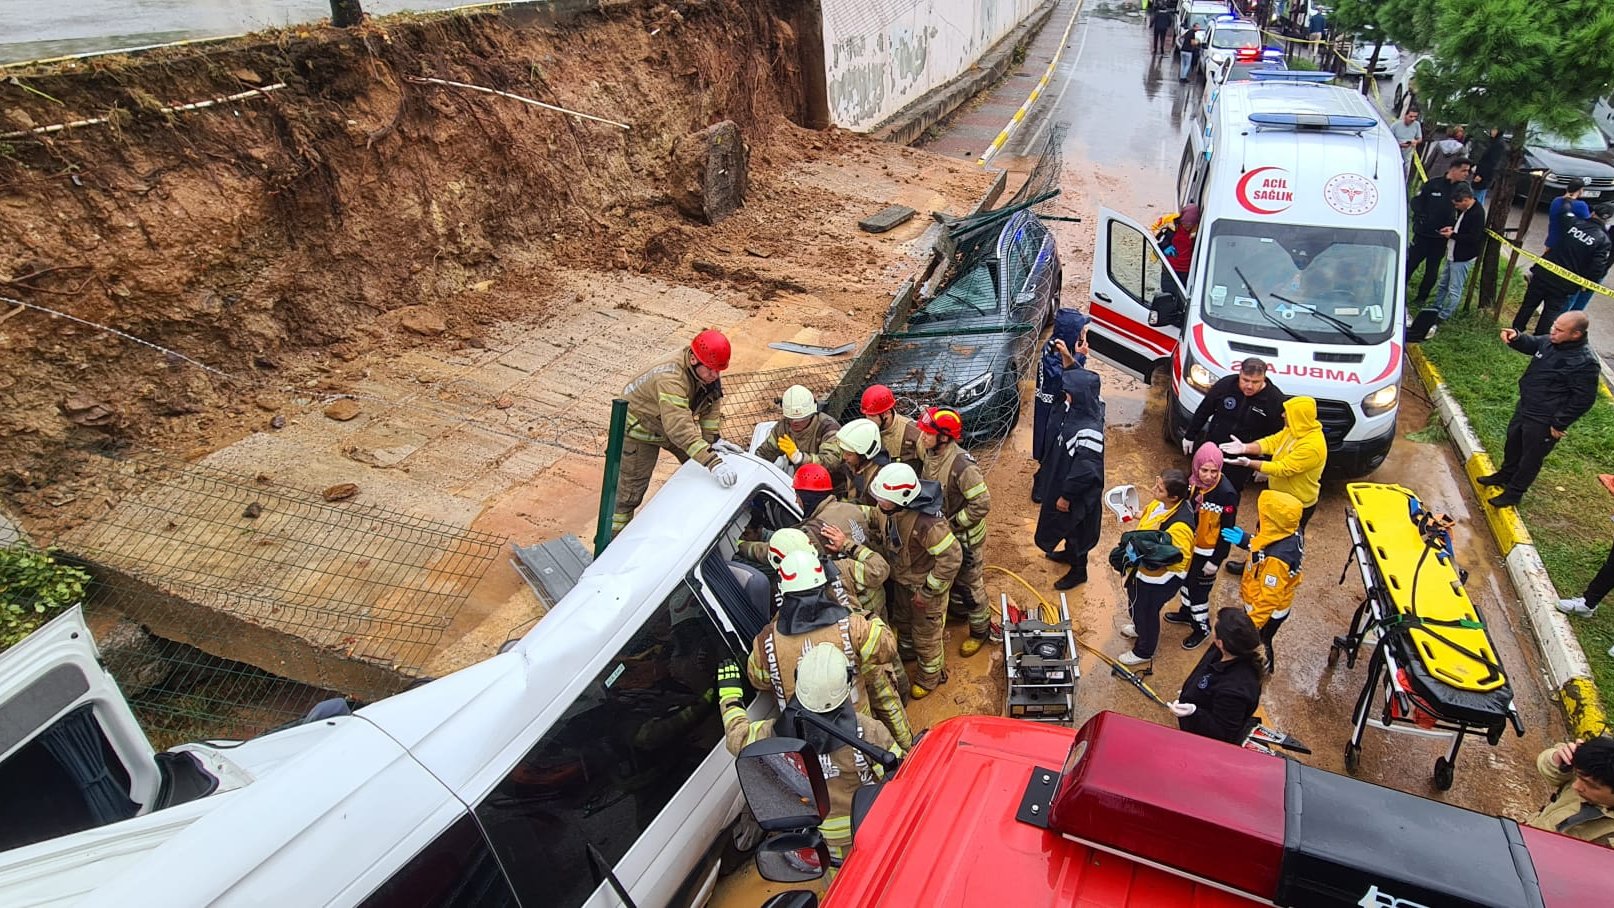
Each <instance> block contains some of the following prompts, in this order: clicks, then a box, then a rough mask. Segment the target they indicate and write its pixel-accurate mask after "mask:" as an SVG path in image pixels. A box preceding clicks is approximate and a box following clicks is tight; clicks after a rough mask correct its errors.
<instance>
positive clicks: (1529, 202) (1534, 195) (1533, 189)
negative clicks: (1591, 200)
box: [1491, 170, 1546, 321]
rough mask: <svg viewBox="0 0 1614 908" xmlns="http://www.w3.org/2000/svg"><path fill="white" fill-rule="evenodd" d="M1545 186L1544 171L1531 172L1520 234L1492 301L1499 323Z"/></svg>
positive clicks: (1520, 223) (1493, 311)
mask: <svg viewBox="0 0 1614 908" xmlns="http://www.w3.org/2000/svg"><path fill="white" fill-rule="evenodd" d="M1545 185H1546V173H1545V172H1544V171H1540V170H1532V171H1530V192H1529V193H1528V194H1526V195H1525V198H1524V214H1523V215H1521V216H1520V217H1519V227H1518V232H1517V233H1515V234H1514V235H1513V242H1514V248H1513V249H1512V250H1511V251H1510V252H1509V253H1508V264H1507V269H1506V270H1505V271H1503V272H1502V289H1501V290H1498V291H1497V292H1496V299H1495V300H1492V301H1491V317H1492V318H1495V319H1496V320H1498V321H1501V319H1502V307H1503V306H1504V305H1506V304H1507V298H1508V286H1509V285H1511V284H1512V283H1513V271H1514V269H1515V268H1517V267H1518V265H1519V247H1520V246H1523V245H1524V235H1525V233H1526V232H1527V231H1529V229H1530V221H1531V220H1532V219H1533V218H1534V217H1535V213H1536V206H1537V205H1540V204H1541V189H1542V187H1543V186H1545Z"/></svg>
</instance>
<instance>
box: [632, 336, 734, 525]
mask: <svg viewBox="0 0 1614 908" xmlns="http://www.w3.org/2000/svg"><path fill="white" fill-rule="evenodd" d="M729 353H730V349H729V339H728V338H727V337H724V336H723V333H722V332H721V331H713V330H710V329H708V330H706V331H702V332H701V333H699V334H697V335H695V339H694V340H692V341H690V343H689V347H688V349H686V350H684V351H683V352H682V353H680V354H679V355H678V356H675V357H673V358H672V359H669V360H667V361H666V362H662V363H657V364H656V365H654V366H652V367H650V369H649V371H647V372H645V373H644V374H643V375H640V376H639V377H638V378H635V379H634V380H633V381H632V382H630V383H629V384H628V387H627V388H626V389H625V390H624V391H623V392H622V396H623V397H625V398H627V400H628V433H627V438H626V439H624V440H623V444H622V472H621V476H620V478H619V479H618V481H617V487H616V509H615V511H614V512H613V513H612V514H611V532H612V533H618V532H621V530H622V528H623V527H625V526H627V525H628V521H629V520H632V519H633V512H634V511H636V510H638V508H639V504H640V502H642V501H644V493H645V491H646V490H647V489H649V488H650V475H651V474H652V473H654V472H655V469H656V460H657V458H659V457H660V456H661V452H662V450H663V449H666V450H668V451H671V452H672V455H673V456H674V457H676V458H678V462H679V463H683V462H684V461H686V460H690V459H693V460H694V461H695V462H696V463H699V464H700V465H701V466H703V467H705V468H707V469H708V470H711V471H712V476H713V478H715V479H716V480H717V482H718V484H719V485H721V486H723V488H725V489H726V488H729V487H730V486H733V485H734V484H735V483H736V482H738V481H739V478H740V474H739V473H738V472H736V471H735V469H734V468H733V467H731V466H729V465H728V464H725V463H723V459H722V458H721V457H719V456H718V453H717V451H716V450H715V449H714V448H713V447H712V446H713V444H714V443H716V442H717V432H718V427H719V426H720V425H721V423H722V421H723V404H722V402H723V384H722V382H721V381H720V380H719V379H718V376H719V374H721V373H722V372H723V370H724V369H727V368H728V367H729Z"/></svg>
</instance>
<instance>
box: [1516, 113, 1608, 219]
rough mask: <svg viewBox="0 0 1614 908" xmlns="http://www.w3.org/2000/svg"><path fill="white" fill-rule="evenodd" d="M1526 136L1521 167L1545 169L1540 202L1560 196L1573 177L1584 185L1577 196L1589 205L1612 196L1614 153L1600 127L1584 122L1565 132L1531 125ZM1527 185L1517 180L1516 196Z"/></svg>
mask: <svg viewBox="0 0 1614 908" xmlns="http://www.w3.org/2000/svg"><path fill="white" fill-rule="evenodd" d="M1528 135H1529V139H1528V141H1527V142H1526V144H1525V146H1524V167H1523V170H1524V171H1525V172H1526V173H1528V172H1530V171H1535V170H1543V171H1546V187H1545V188H1544V189H1543V190H1542V192H1541V200H1542V201H1543V202H1546V201H1549V200H1551V199H1552V198H1553V197H1554V196H1558V195H1562V194H1563V191H1564V187H1565V186H1567V185H1568V184H1569V181H1570V180H1571V179H1574V178H1579V179H1580V180H1581V181H1582V182H1584V183H1585V184H1586V189H1585V191H1584V192H1582V193H1581V196H1580V197H1581V198H1582V199H1583V200H1585V201H1586V202H1587V203H1588V204H1595V203H1596V202H1597V201H1599V200H1601V199H1604V198H1608V197H1610V196H1614V153H1610V151H1609V147H1608V138H1607V137H1606V136H1604V135H1603V133H1602V130H1600V129H1598V128H1597V127H1596V126H1593V125H1591V124H1590V123H1587V124H1586V125H1585V127H1584V128H1582V129H1580V130H1579V131H1577V132H1573V133H1570V134H1567V135H1560V134H1558V133H1553V132H1547V131H1544V130H1542V131H1538V130H1536V129H1534V128H1531V130H1530V132H1529V134H1528ZM1529 188H1530V183H1529V181H1528V180H1527V179H1526V180H1519V181H1518V182H1517V190H1518V194H1519V195H1524V194H1525V193H1526V192H1528V191H1529Z"/></svg>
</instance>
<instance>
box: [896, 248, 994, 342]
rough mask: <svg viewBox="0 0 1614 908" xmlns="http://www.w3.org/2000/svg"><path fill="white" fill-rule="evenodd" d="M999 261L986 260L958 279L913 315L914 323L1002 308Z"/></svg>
mask: <svg viewBox="0 0 1614 908" xmlns="http://www.w3.org/2000/svg"><path fill="white" fill-rule="evenodd" d="M996 272H997V262H996V260H988V261H983V262H981V263H980V264H978V265H976V266H975V267H974V268H971V269H970V270H969V271H966V272H965V273H963V274H961V275H959V276H958V278H957V279H955V280H954V281H953V283H952V284H951V285H950V286H949V287H948V288H947V289H946V290H945V291H943V292H942V293H940V294H939V295H937V297H936V298H935V299H933V300H931V301H930V302H928V303H926V304H925V307H924V308H923V309H922V310H920V311H919V312H916V313H915V314H914V318H913V319H912V320H911V323H912V324H913V325H915V326H918V325H923V324H927V323H930V322H941V321H949V320H951V319H958V318H977V317H980V316H982V315H991V314H993V313H995V312H997V311H998V310H999V308H1000V307H999V305H998V290H997V274H996Z"/></svg>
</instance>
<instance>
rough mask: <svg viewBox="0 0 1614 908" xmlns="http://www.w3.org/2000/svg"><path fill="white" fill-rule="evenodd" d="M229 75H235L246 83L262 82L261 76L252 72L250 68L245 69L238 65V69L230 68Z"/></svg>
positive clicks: (258, 83) (259, 83) (255, 83)
mask: <svg viewBox="0 0 1614 908" xmlns="http://www.w3.org/2000/svg"><path fill="white" fill-rule="evenodd" d="M230 75H232V76H234V77H236V78H237V79H240V80H241V81H242V82H246V83H248V84H251V85H262V84H263V77H262V76H260V75H258V74H257V73H255V72H253V71H252V70H250V69H247V68H246V67H244V66H243V67H240V68H238V69H232V70H230Z"/></svg>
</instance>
